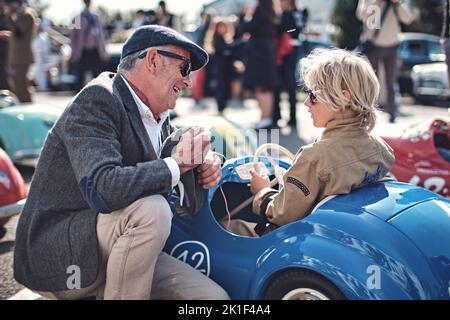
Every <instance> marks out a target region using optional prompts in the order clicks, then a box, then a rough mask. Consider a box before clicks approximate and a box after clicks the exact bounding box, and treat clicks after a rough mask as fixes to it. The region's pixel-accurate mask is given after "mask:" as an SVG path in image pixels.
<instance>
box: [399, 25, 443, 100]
mask: <svg viewBox="0 0 450 320" xmlns="http://www.w3.org/2000/svg"><path fill="white" fill-rule="evenodd" d="M398 60H399V65H400V68H399V83H400V90H401V92H411V91H412V79H411V70H412V68H413V67H414V66H415V65H417V64H428V63H434V62H441V61H445V53H444V49H443V48H442V46H441V44H440V40H439V37H437V36H435V35H431V34H426V33H414V32H410V33H408V32H406V33H401V34H400V35H399V46H398Z"/></svg>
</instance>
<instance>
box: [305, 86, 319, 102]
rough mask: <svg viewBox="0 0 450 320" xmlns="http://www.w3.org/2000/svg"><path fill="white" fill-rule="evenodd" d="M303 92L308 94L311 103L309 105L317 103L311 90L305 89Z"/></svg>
mask: <svg viewBox="0 0 450 320" xmlns="http://www.w3.org/2000/svg"><path fill="white" fill-rule="evenodd" d="M305 92H306V93H307V94H308V98H309V101H311V103H316V102H317V97H316V96H315V95H314V93H313V92H312V90H311V89H309V88H307V89H305Z"/></svg>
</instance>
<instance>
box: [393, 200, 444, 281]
mask: <svg viewBox="0 0 450 320" xmlns="http://www.w3.org/2000/svg"><path fill="white" fill-rule="evenodd" d="M442 207H444V208H445V210H440V209H441V208H442ZM449 208H450V205H449V203H447V202H443V201H430V202H425V203H421V204H419V205H417V206H416V207H414V210H406V211H405V212H402V213H401V214H400V215H398V216H396V217H394V218H393V219H391V220H390V221H389V223H390V224H392V225H394V226H395V227H396V228H398V229H399V230H400V231H401V232H402V233H404V234H405V235H406V236H407V237H408V238H409V239H411V241H412V242H414V243H415V244H416V245H417V247H418V249H419V250H420V251H421V252H422V254H423V255H425V256H426V258H427V260H428V261H429V262H430V263H431V267H432V268H433V271H434V272H436V273H437V274H438V277H439V278H441V279H443V282H444V284H450V259H449V257H450V232H449V230H450V219H449V218H450V216H449V215H448V209H449Z"/></svg>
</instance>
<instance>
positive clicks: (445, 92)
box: [411, 62, 450, 102]
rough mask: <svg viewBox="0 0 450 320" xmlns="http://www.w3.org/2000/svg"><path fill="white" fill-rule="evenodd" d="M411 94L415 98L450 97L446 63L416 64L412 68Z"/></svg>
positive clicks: (441, 98)
mask: <svg viewBox="0 0 450 320" xmlns="http://www.w3.org/2000/svg"><path fill="white" fill-rule="evenodd" d="M411 80H412V86H413V87H412V90H413V91H412V94H413V95H414V97H416V98H417V99H422V100H424V99H427V100H429V101H430V102H432V101H433V100H444V99H449V98H450V87H449V83H448V71H447V64H446V63H444V62H437V63H430V64H418V65H415V66H414V67H413V68H412V71H411Z"/></svg>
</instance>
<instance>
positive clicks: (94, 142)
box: [14, 73, 171, 291]
mask: <svg viewBox="0 0 450 320" xmlns="http://www.w3.org/2000/svg"><path fill="white" fill-rule="evenodd" d="M170 132H171V127H170V125H169V122H168V120H166V123H164V125H163V128H162V133H163V137H162V138H163V139H165V138H166V137H167V136H168V134H170ZM151 160H152V161H151ZM170 190H171V173H170V170H169V168H168V167H167V165H166V163H165V162H164V161H163V160H158V159H157V155H156V153H155V151H154V149H153V147H152V144H151V142H150V139H149V137H148V135H147V132H146V130H145V127H144V125H143V123H142V120H141V117H140V114H139V111H138V107H137V106H136V104H135V102H134V100H133V97H132V95H131V93H130V91H129V89H128V88H127V86H126V84H125V83H124V80H123V79H122V78H121V77H120V76H118V75H116V76H115V75H114V74H111V73H103V74H101V75H100V76H99V77H98V78H96V79H94V80H93V81H92V82H91V83H90V84H89V85H88V86H86V87H85V88H84V89H83V90H82V91H81V92H80V93H79V94H78V95H77V96H76V97H75V98H74V100H73V102H72V103H71V104H70V105H69V106H68V107H67V108H66V110H65V111H64V113H63V114H62V116H61V117H60V118H59V120H58V121H57V122H56V124H55V126H54V127H53V128H52V130H51V131H50V132H49V135H48V137H47V140H46V142H45V145H44V148H43V150H42V154H41V157H40V160H39V163H38V166H37V168H36V171H35V175H34V178H33V180H32V183H31V187H30V192H29V195H28V199H27V202H26V204H25V207H24V209H23V212H22V214H21V216H20V220H19V224H18V227H17V234H16V246H15V252H14V277H15V278H16V280H17V281H18V282H19V283H21V284H23V285H25V286H26V287H28V288H30V289H33V290H39V291H59V290H67V289H68V288H67V280H68V278H69V277H70V276H71V275H72V273H70V272H71V270H72V269H69V267H70V266H78V267H79V268H80V271H81V287H86V286H88V285H90V284H91V283H93V282H94V281H95V279H96V276H97V273H98V268H99V259H100V256H99V254H98V249H97V246H98V243H97V235H96V219H97V214H98V213H100V212H101V213H111V212H112V211H115V210H118V209H121V208H124V207H126V206H128V205H130V204H131V203H133V202H134V201H136V200H137V199H139V198H142V197H145V196H149V195H152V194H167V193H168V192H169V191H170ZM72 268H73V267H72Z"/></svg>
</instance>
